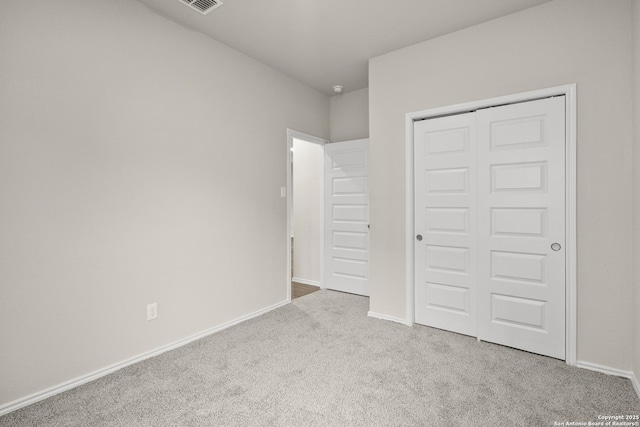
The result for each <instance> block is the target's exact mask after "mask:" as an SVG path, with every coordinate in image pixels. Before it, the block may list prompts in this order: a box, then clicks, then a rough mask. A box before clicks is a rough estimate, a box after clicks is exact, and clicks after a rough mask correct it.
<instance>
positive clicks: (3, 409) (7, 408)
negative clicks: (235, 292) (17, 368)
mask: <svg viewBox="0 0 640 427" xmlns="http://www.w3.org/2000/svg"><path fill="white" fill-rule="evenodd" d="M287 304H289V301H283V302H280V303H277V304H274V305H272V306H269V307H266V308H263V309H261V310H258V311H254V312H253V313H249V314H247V315H245V316H241V317H238V318H237V319H234V320H230V321H229V322H226V323H223V324H222V325H219V326H216V327H213V328H210V329H207V330H205V331H202V332H198V333H197V334H194V335H190V336H188V337H186V338H182V339H180V340H178V341H174V342H172V343H170V344H167V345H164V346H162V347H158V348H156V349H154V350H150V351H147V352H145V353H142V354H139V355H137V356H134V357H132V358H129V359H126V360H123V361H122V362H119V363H116V364H113V365H111V366H107V367H105V368H102V369H98V370H97V371H93V372H91V373H89V374H86V375H82V376H80V377H77V378H74V379H72V380H69V381H66V382H64V383H61V384H58V385H56V386H53V387H50V388H48V389H45V390H42V391H39V392H36V393H33V394H31V395H29V396H25V397H23V398H20V399H17V400H14V401H13V402H9V403H6V404H4V405H2V406H0V416H2V415H6V414H8V413H9V412H13V411H15V410H16V409H20V408H24V407H25V406H29V405H31V404H33V403H36V402H39V401H41V400H44V399H47V398H49V397H51V396H55V395H56V394H59V393H62V392H64V391H67V390H70V389H72V388H75V387H78V386H81V385H82V384H86V383H88V382H91V381H93V380H97V379H98V378H101V377H104V376H105V375H109V374H110V373H112V372H115V371H118V370H120V369H122V368H125V367H127V366H129V365H133V364H134V363H138V362H141V361H143V360H145V359H149V358H151V357H154V356H157V355H159V354H162V353H164V352H166V351H169V350H173V349H176V348H178V347H182V346H183V345H186V344H189V343H190V342H193V341H196V340H199V339H200V338H204V337H206V336H208V335H212V334H215V333H216V332H220V331H222V330H224V329H227V328H229V327H231V326H234V325H237V324H238V323H242V322H244V321H246V320H249V319H252V318H254V317H258V316H260V315H262V314H265V313H267V312H269V311H272V310H275V309H276V308H280V307H282V306H284V305H287Z"/></svg>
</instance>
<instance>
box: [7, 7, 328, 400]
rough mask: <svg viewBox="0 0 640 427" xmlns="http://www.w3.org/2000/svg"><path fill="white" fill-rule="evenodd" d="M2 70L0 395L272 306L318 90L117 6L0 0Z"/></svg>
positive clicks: (323, 115)
mask: <svg viewBox="0 0 640 427" xmlns="http://www.w3.org/2000/svg"><path fill="white" fill-rule="evenodd" d="M0 64H1V65H0V194H1V198H0V287H1V294H2V295H1V297H0V343H1V344H0V345H1V347H2V349H1V350H0V405H2V404H5V403H7V402H10V401H12V400H14V399H18V398H21V397H23V396H26V395H29V394H31V393H34V392H37V391H40V390H43V389H45V388H47V387H51V386H54V385H57V384H60V383H62V382H64V381H67V380H70V379H73V378H76V377H78V376H81V375H84V374H87V373H89V372H92V371H94V370H97V369H100V368H103V367H105V366H108V365H111V364H114V363H117V362H120V361H122V360H125V359H127V358H130V357H133V356H136V355H139V354H141V353H143V352H146V351H149V350H152V349H154V348H157V347H159V346H162V345H165V344H168V343H171V342H174V341H176V340H178V339H181V338H184V337H187V336H189V335H191V334H194V333H197V332H200V331H203V330H206V329H208V328H212V327H215V326H217V325H220V324H223V323H224V322H227V321H230V320H232V319H236V318H238V317H240V316H243V315H246V314H248V313H252V312H255V311H256V310H260V309H263V308H266V307H269V306H272V305H274V304H277V303H280V302H283V301H285V300H286V298H287V295H286V289H287V285H286V267H285V266H286V237H285V236H286V202H285V199H282V198H280V186H284V185H286V167H287V166H286V128H287V127H289V128H293V129H296V130H299V131H302V132H306V133H310V134H313V135H317V136H319V137H323V138H329V97H327V96H326V95H323V94H321V93H320V92H317V91H315V90H313V89H310V88H309V87H307V86H305V85H303V84H301V83H299V82H297V81H296V80H293V79H291V78H288V77H286V76H284V75H283V74H281V73H279V72H276V71H275V70H273V69H271V68H268V67H266V66H265V65H262V64H261V63H259V62H257V61H255V60H253V59H250V58H248V57H246V56H244V55H242V54H240V53H239V52H237V51H234V50H232V49H230V48H228V47H226V46H224V45H222V44H220V43H218V42H215V41H213V40H211V39H209V38H207V37H205V36H203V35H200V34H198V33H196V32H193V31H190V30H187V29H185V28H182V27H180V26H178V25H177V24H175V23H173V22H171V21H169V20H167V19H165V18H162V17H160V16H158V15H156V14H154V13H152V12H151V11H149V10H148V9H147V8H146V7H145V6H143V5H141V4H139V3H137V2H135V1H131V0H109V1H100V0H59V1H56V2H55V5H52V4H51V2H48V1H44V0H35V1H30V2H22V1H2V2H0ZM151 302H157V303H158V304H159V317H158V319H157V320H154V321H152V322H147V321H146V311H145V310H146V304H148V303H151Z"/></svg>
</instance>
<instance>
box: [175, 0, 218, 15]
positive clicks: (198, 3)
mask: <svg viewBox="0 0 640 427" xmlns="http://www.w3.org/2000/svg"><path fill="white" fill-rule="evenodd" d="M180 2H181V3H184V4H186V5H187V6H189V7H190V8H191V9H195V10H197V11H198V12H200V13H201V14H203V15H206V14H207V13H209V12H211V11H212V10H213V9H215V8H216V7H220V6H222V2H221V1H220V0H180Z"/></svg>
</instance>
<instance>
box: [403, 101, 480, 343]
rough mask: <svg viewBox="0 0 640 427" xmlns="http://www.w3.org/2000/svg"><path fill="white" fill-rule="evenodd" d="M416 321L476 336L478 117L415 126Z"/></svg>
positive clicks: (461, 115) (416, 124)
mask: <svg viewBox="0 0 640 427" xmlns="http://www.w3.org/2000/svg"><path fill="white" fill-rule="evenodd" d="M414 138H415V140H414V150H415V152H414V162H415V163H414V171H415V231H416V236H414V239H415V240H414V243H415V256H416V258H415V268H416V269H415V293H416V294H415V320H416V322H417V323H421V324H423V325H428V326H433V327H436V328H441V329H447V330H450V331H454V332H458V333H461V334H467V335H472V336H475V335H476V287H477V278H476V248H475V246H476V243H475V242H476V231H475V219H474V218H475V203H476V201H475V198H476V189H475V187H476V186H475V182H476V181H475V172H476V166H475V164H476V155H475V143H474V140H475V116H474V114H473V113H469V114H459V115H455V116H450V117H443V118H438V119H432V120H423V121H420V122H416V123H415V124H414Z"/></svg>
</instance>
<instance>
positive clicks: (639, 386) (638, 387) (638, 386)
mask: <svg viewBox="0 0 640 427" xmlns="http://www.w3.org/2000/svg"><path fill="white" fill-rule="evenodd" d="M631 384H633V389H634V390H635V391H636V394H637V395H638V399H640V381H638V377H637V376H636V375H635V373H632V374H631Z"/></svg>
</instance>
